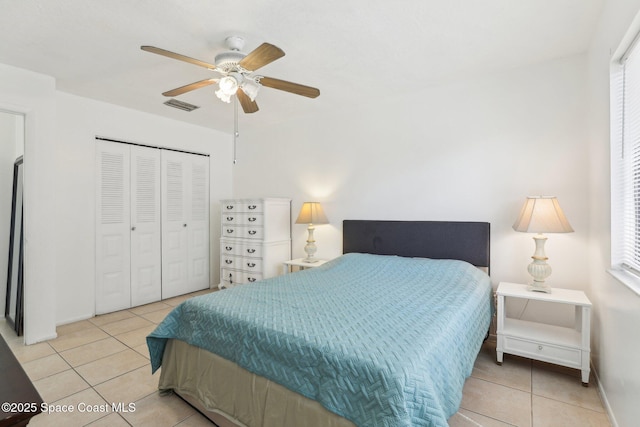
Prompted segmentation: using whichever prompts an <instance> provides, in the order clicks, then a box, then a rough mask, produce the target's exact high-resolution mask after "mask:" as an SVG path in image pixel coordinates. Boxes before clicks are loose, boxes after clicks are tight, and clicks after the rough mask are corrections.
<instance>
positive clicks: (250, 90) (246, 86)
mask: <svg viewBox="0 0 640 427" xmlns="http://www.w3.org/2000/svg"><path fill="white" fill-rule="evenodd" d="M241 88H242V91H243V92H244V93H245V94H246V95H247V96H248V97H249V99H250V100H251V101H255V100H256V97H257V96H258V91H260V84H259V83H258V82H256V81H255V80H252V79H245V80H244V82H243V83H242V85H241Z"/></svg>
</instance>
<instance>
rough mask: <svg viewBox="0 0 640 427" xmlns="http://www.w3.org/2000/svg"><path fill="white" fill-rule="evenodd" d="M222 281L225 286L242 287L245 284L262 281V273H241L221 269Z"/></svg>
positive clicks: (229, 269)
mask: <svg viewBox="0 0 640 427" xmlns="http://www.w3.org/2000/svg"><path fill="white" fill-rule="evenodd" d="M220 280H222V283H223V286H227V287H230V286H233V285H240V284H243V283H254V282H257V281H258V280H262V273H261V272H255V271H241V270H234V269H231V268H226V267H222V268H221V269H220Z"/></svg>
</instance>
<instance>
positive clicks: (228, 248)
mask: <svg viewBox="0 0 640 427" xmlns="http://www.w3.org/2000/svg"><path fill="white" fill-rule="evenodd" d="M224 248H225V249H226V250H228V251H232V250H233V246H225V247H224Z"/></svg>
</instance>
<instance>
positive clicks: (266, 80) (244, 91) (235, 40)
mask: <svg viewBox="0 0 640 427" xmlns="http://www.w3.org/2000/svg"><path fill="white" fill-rule="evenodd" d="M225 44H226V46H227V47H228V49H229V50H228V51H226V52H222V53H220V54H218V55H216V57H215V59H214V64H209V63H207V62H204V61H200V60H198V59H194V58H190V57H188V56H184V55H180V54H179V53H174V52H170V51H168V50H164V49H160V48H158V47H154V46H140V48H141V49H142V50H144V51H147V52H151V53H155V54H158V55H162V56H166V57H169V58H173V59H177V60H180V61H185V62H188V63H190V64H194V65H198V66H200V67H204V68H207V69H209V70H211V71H214V72H217V73H218V74H220V77H219V78H211V79H205V80H200V81H197V82H194V83H190V84H188V85H185V86H181V87H178V88H175V89H172V90H169V91H167V92H164V93H163V95H164V96H177V95H182V94H183V93H187V92H190V91H192V90H195V89H200V88H202V87H206V86H209V85H212V84H216V83H218V90H217V91H216V92H215V93H216V96H217V97H218V98H220V99H221V100H222V101H224V102H231V97H232V96H233V95H236V96H237V97H238V100H239V101H240V105H242V109H243V110H244V112H245V113H255V112H256V111H258V104H256V101H255V99H256V96H257V94H258V91H259V89H260V88H261V87H262V86H266V87H270V88H272V89H278V90H283V91H285V92H290V93H293V94H296V95H302V96H306V97H308V98H315V97H317V96H318V95H320V90H318V89H316V88H314V87H310V86H304V85H301V84H297V83H292V82H288V81H285V80H279V79H274V78H272V77H266V76H262V75H259V74H255V71H256V70H258V69H259V68H261V67H264V66H265V65H267V64H270V63H271V62H273V61H275V60H276V59H279V58H282V57H283V56H284V52H283V51H282V49H280V48H279V47H277V46H274V45H272V44H270V43H262V44H261V45H260V46H258V47H257V48H256V49H254V50H253V51H251V52H249V53H248V54H247V53H243V52H241V50H242V48H243V47H244V39H243V38H242V37H238V36H231V37H227V38H226V39H225Z"/></svg>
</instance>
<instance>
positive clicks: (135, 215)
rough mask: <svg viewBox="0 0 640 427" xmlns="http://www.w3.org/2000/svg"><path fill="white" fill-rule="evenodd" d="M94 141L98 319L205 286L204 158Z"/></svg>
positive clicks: (206, 204)
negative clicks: (102, 315)
mask: <svg viewBox="0 0 640 427" xmlns="http://www.w3.org/2000/svg"><path fill="white" fill-rule="evenodd" d="M96 144H97V146H96V170H97V177H96V314H103V313H108V312H112V311H117V310H122V309H125V308H129V307H134V306H138V305H142V304H148V303H150V302H154V301H159V300H161V299H164V298H170V297H172V296H176V295H180V294H185V293H188V292H193V291H196V290H200V289H205V288H208V287H209V221H208V217H209V158H208V156H203V155H198V154H190V153H182V152H176V151H172V150H166V149H158V148H153V147H146V146H140V145H133V144H126V143H119V142H113V141H109V140H102V139H99V140H97V141H96Z"/></svg>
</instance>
